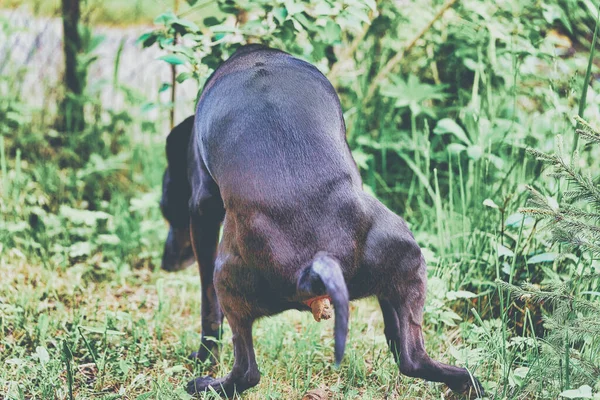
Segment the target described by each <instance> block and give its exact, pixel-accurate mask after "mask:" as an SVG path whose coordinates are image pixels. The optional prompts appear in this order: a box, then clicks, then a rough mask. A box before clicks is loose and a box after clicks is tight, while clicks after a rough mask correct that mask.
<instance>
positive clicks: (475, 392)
mask: <svg viewBox="0 0 600 400" xmlns="http://www.w3.org/2000/svg"><path fill="white" fill-rule="evenodd" d="M448 387H449V388H450V390H452V392H454V393H457V394H461V395H465V396H466V397H467V398H468V399H481V398H483V397H484V396H485V390H484V389H483V385H482V384H481V382H479V379H477V378H475V377H474V376H473V377H472V379H469V381H468V382H463V383H461V384H457V385H448Z"/></svg>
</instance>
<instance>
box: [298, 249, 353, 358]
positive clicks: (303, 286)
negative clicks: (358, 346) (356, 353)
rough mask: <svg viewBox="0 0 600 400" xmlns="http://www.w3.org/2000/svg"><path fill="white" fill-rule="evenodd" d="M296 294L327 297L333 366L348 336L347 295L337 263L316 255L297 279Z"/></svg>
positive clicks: (326, 255) (341, 355)
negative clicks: (330, 310)
mask: <svg viewBox="0 0 600 400" xmlns="http://www.w3.org/2000/svg"><path fill="white" fill-rule="evenodd" d="M298 292H299V293H302V294H310V295H315V296H322V295H325V294H326V295H328V296H329V297H330V298H331V302H332V303H333V307H334V308H335V329H334V336H335V364H336V366H339V365H340V363H341V362H342V358H343V357H344V350H345V348H346V337H347V336H348V308H349V301H350V298H349V295H348V288H347V287H346V282H345V281H344V275H343V274H342V268H341V266H340V263H339V261H337V260H336V259H335V258H333V257H331V256H329V255H328V254H326V253H317V255H316V256H315V258H314V259H313V261H312V264H311V265H310V266H308V267H307V268H305V269H304V270H303V271H302V273H301V274H300V277H299V278H298Z"/></svg>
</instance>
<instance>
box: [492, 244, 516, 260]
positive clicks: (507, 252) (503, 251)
mask: <svg viewBox="0 0 600 400" xmlns="http://www.w3.org/2000/svg"><path fill="white" fill-rule="evenodd" d="M496 248H497V250H498V257H503V256H504V257H514V256H515V253H514V252H513V251H512V250H511V249H509V248H508V247H506V246H503V245H501V244H500V243H498V244H497V245H496Z"/></svg>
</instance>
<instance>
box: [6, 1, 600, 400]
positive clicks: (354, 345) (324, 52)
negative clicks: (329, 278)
mask: <svg viewBox="0 0 600 400" xmlns="http://www.w3.org/2000/svg"><path fill="white" fill-rule="evenodd" d="M28 3H30V4H31V5H32V6H33V7H32V8H33V10H34V11H35V10H38V11H39V12H42V13H53V12H54V10H55V9H54V8H53V7H52V5H51V4H49V3H44V4H43V7H42V3H40V2H37V1H34V0H32V1H29V2H28ZM133 3H135V7H134V9H131V8H127V9H124V8H123V7H125V6H123V5H122V4H121V3H118V4H117V3H114V4H113V2H105V3H103V4H102V8H101V9H102V10H104V11H102V12H99V11H97V10H98V7H99V6H98V3H95V2H93V1H92V0H89V1H87V2H83V12H82V14H83V18H82V24H83V26H82V28H81V32H83V34H82V37H83V38H84V39H85V40H84V42H85V44H84V46H83V47H84V50H83V52H82V53H81V54H80V56H79V61H80V63H81V64H80V65H82V66H83V67H84V68H92V67H93V66H94V64H95V63H100V62H102V61H103V59H102V57H105V58H107V57H108V60H109V65H110V70H111V71H113V70H114V79H112V80H105V81H98V80H94V79H93V77H90V76H89V75H88V78H87V85H86V87H85V89H84V95H83V98H82V101H83V103H84V107H85V111H86V125H85V127H84V128H83V129H82V130H79V131H64V130H60V131H59V130H57V129H55V125H54V121H55V120H56V115H53V111H52V110H53V109H52V107H50V108H47V107H43V106H42V107H40V106H38V105H35V103H34V102H32V99H31V98H29V97H28V96H27V93H26V92H24V91H23V90H21V88H20V87H19V77H20V76H24V75H26V74H27V73H29V72H30V71H29V70H28V69H32V68H39V66H37V67H29V68H19V66H18V64H17V63H16V62H14V60H12V58H11V57H10V52H5V58H4V61H2V68H3V69H2V71H3V72H2V77H1V78H0V134H1V136H0V156H1V159H0V174H1V175H0V179H1V187H0V215H1V219H0V243H1V244H0V268H1V271H2V274H3V276H4V279H3V280H2V281H1V282H0V363H1V365H3V368H2V369H0V390H1V391H2V393H3V396H5V397H8V398H25V397H29V396H38V397H42V398H55V397H58V398H68V397H69V396H70V390H72V391H73V392H74V394H73V395H74V396H75V397H80V398H86V397H103V398H116V397H120V396H128V397H136V396H138V398H150V397H160V398H170V397H173V398H182V397H186V395H185V394H184V393H183V391H182V390H181V388H182V382H184V381H185V380H186V379H188V378H189V377H190V376H191V375H198V374H200V373H203V372H205V369H203V367H202V366H201V365H193V364H191V363H190V362H189V361H188V360H187V358H186V356H187V354H188V353H189V352H191V350H193V349H194V346H196V345H197V344H198V343H199V316H198V314H199V313H198V301H199V294H198V290H199V288H198V285H197V278H196V277H195V272H194V271H192V270H190V271H186V272H184V273H181V274H178V275H168V274H164V273H162V272H160V271H158V270H157V268H158V265H159V263H160V255H161V248H162V240H163V239H164V236H165V234H166V229H165V225H164V223H163V222H162V220H161V216H160V212H159V210H158V207H157V204H158V198H159V196H160V180H161V177H162V171H163V169H164V165H165V160H164V149H163V144H164V143H163V141H164V136H165V133H166V132H167V131H168V129H169V126H168V123H166V121H168V120H169V112H170V109H171V108H173V107H174V106H175V104H176V107H177V111H178V112H182V111H181V110H182V109H183V114H182V115H186V114H191V113H192V112H193V109H194V108H193V105H194V104H193V103H194V98H195V96H190V97H189V98H186V99H184V100H183V101H180V102H179V103H175V104H174V103H173V102H172V101H171V98H170V96H164V95H167V94H168V93H169V92H170V91H171V90H172V87H173V80H170V79H164V82H163V84H162V85H161V87H160V89H159V91H161V92H162V95H159V97H154V98H151V99H150V98H149V96H148V95H147V94H144V93H143V91H142V89H141V88H139V87H134V86H133V85H128V83H127V82H121V81H119V80H118V79H117V77H118V76H119V75H118V72H119V71H120V70H123V69H136V68H139V66H138V65H135V63H133V64H122V61H121V59H120V58H121V54H122V51H123V45H121V46H119V47H118V48H117V50H116V51H114V52H113V53H111V54H109V55H108V56H107V55H104V56H100V55H99V54H98V52H99V50H98V49H99V48H100V47H99V46H101V43H102V39H101V37H99V36H97V35H95V34H94V29H95V26H94V24H102V23H115V22H116V23H121V24H126V23H130V22H131V21H136V22H142V23H144V22H148V21H149V20H150V19H154V26H153V27H152V28H144V31H145V33H144V34H143V35H141V37H140V38H139V40H138V44H139V45H140V46H142V47H150V48H151V49H156V48H159V49H160V50H161V52H160V57H159V58H160V60H159V61H157V62H161V63H164V64H165V65H167V64H170V65H174V66H176V71H177V74H176V75H175V80H174V82H176V83H175V84H176V85H179V84H183V85H188V86H189V85H191V87H193V88H194V90H192V92H194V93H197V90H196V89H200V88H201V87H202V84H203V82H204V80H205V79H206V78H207V77H208V76H209V75H210V73H211V72H212V70H214V69H215V68H216V67H217V66H218V65H219V63H220V62H221V61H222V60H224V59H226V58H227V57H228V56H229V55H231V54H232V53H233V51H235V49H236V48H237V47H238V46H240V45H242V44H245V43H265V44H268V45H270V46H274V47H277V48H281V49H284V50H286V51H289V52H291V53H293V54H295V55H297V56H299V57H301V58H304V59H306V60H307V61H310V62H312V63H314V64H315V65H317V66H318V67H319V68H320V69H321V71H322V72H323V73H325V74H326V75H327V76H328V78H329V79H330V80H331V81H332V83H333V84H334V86H335V87H336V89H337V91H338V94H339V95H340V98H341V101H342V105H343V109H344V113H345V119H346V125H347V131H348V142H349V144H350V146H351V148H352V151H353V155H354V157H355V159H356V161H357V164H358V166H359V168H360V170H361V173H362V175H363V178H364V183H365V190H368V191H371V192H372V193H374V194H375V195H376V196H378V197H379V198H380V199H381V200H382V201H384V202H385V203H386V204H387V205H388V206H390V207H391V208H392V209H393V210H395V211H396V212H398V213H399V214H400V215H402V216H404V217H405V218H406V219H407V221H408V223H409V224H410V226H411V228H412V229H413V231H414V233H415V236H416V237H417V240H418V241H419V243H420V244H421V246H422V247H423V249H424V251H425V253H426V258H427V260H428V265H429V267H430V270H429V276H430V280H429V297H428V302H427V305H426V310H425V311H426V314H425V318H426V325H427V327H426V329H427V347H428V349H429V351H430V352H431V354H432V356H434V357H435V358H438V359H442V360H446V361H448V362H453V363H456V364H460V365H464V366H466V367H468V368H469V369H470V370H471V371H472V372H473V373H474V374H476V375H477V376H479V377H480V379H481V380H482V382H483V383H484V386H485V387H486V389H487V391H488V393H489V396H490V398H511V399H512V398H548V399H549V398H557V396H559V395H562V396H563V397H566V398H592V397H593V396H595V397H600V394H599V393H600V381H599V380H598V376H599V375H600V374H598V371H600V364H599V361H598V360H600V356H599V353H600V348H599V344H598V340H597V337H598V334H600V327H599V326H598V325H597V323H596V321H597V317H598V314H597V313H598V307H599V303H598V301H599V292H600V286H599V284H600V279H598V274H599V273H600V264H599V263H598V251H597V248H598V242H599V235H598V232H599V229H600V228H598V218H597V213H598V204H597V203H598V202H597V196H598V192H599V191H600V189H599V186H598V178H597V177H598V173H599V167H600V164H599V163H598V159H599V158H598V149H597V146H596V147H590V146H583V145H582V144H579V145H578V146H574V143H573V138H574V137H575V136H574V131H575V128H576V125H577V124H579V128H580V129H583V132H584V135H587V136H586V137H587V138H592V139H594V138H597V136H594V135H597V134H596V131H595V130H594V128H593V127H594V126H600V115H599V113H598V110H599V108H598V105H599V102H600V97H598V94H597V73H598V68H597V66H596V64H594V62H593V61H594V57H593V51H590V49H593V45H592V42H593V41H594V30H595V28H596V21H597V15H598V9H597V4H595V3H594V2H592V1H591V0H588V1H578V0H551V1H545V2H538V1H511V0H507V1H499V2H490V1H477V0H462V1H456V0H448V1H446V2H445V3H443V2H441V1H436V0H432V1H425V2H417V1H408V0H397V1H379V2H375V1H369V0H346V1H343V2H337V1H325V0H319V1H317V0H311V1H298V0H286V1H276V2H267V1H241V0H235V1H233V0H219V1H218V2H208V1H203V0H198V1H189V2H187V4H184V3H182V4H180V5H178V11H177V12H173V11H166V12H164V11H165V10H168V8H169V7H171V6H173V4H165V3H162V4H158V5H157V3H156V2H153V1H149V0H137V1H136V2H132V3H131V4H132V5H133ZM128 4H129V3H128ZM128 7H129V6H128ZM150 11H152V12H150ZM5 15H6V14H0V21H1V22H2V24H0V25H1V27H2V32H3V34H4V35H5V36H6V37H11V36H14V35H19V34H20V32H18V30H17V29H15V27H14V26H13V25H12V24H11V22H10V19H9V18H7V17H5ZM155 15H158V16H156V17H154V16H155ZM151 49H149V50H146V51H151ZM111 63H112V64H111ZM588 66H590V68H588ZM584 89H585V90H584ZM177 90H179V89H177ZM60 91H61V87H60V84H59V83H55V84H54V85H52V84H51V85H48V87H46V88H45V89H44V93H45V96H48V98H54V97H55V96H57V94H56V93H60ZM106 92H108V93H110V95H109V97H108V99H109V100H107V97H106V96H104V95H102V96H101V95H100V93H106ZM178 93H181V92H177V91H176V95H177V94H178ZM111 96H112V97H111ZM181 96H182V95H181ZM117 98H118V99H120V101H121V102H120V103H117V102H114V103H113V101H111V100H110V99H117ZM100 99H102V100H100ZM114 104H119V106H115V105H114ZM55 112H56V111H55V110H54V113H55ZM578 114H579V116H580V117H582V118H583V120H582V119H579V120H577V121H579V122H576V120H575V119H574V117H575V116H576V115H578ZM584 120H585V121H588V122H587V123H586V122H584ZM557 138H560V139H557ZM561 144H562V145H561ZM574 147H575V150H577V151H576V152H573V151H571V149H573V148H574ZM527 149H530V150H529V152H530V153H532V154H528V153H527ZM553 154H557V155H553ZM545 164H549V165H553V166H555V167H556V168H557V169H556V172H554V173H548V172H549V170H548V169H546V168H545V166H544V165H545ZM532 193H533V194H532ZM528 199H532V200H531V202H533V203H531V202H530V203H528ZM540 217H542V218H540ZM515 285H516V286H515ZM523 285H525V286H523ZM352 313H353V314H352V318H351V319H352V327H351V333H350V337H351V341H350V349H349V353H348V358H347V360H346V362H345V363H344V365H343V367H342V369H341V370H340V371H332V370H331V368H330V365H331V359H332V352H331V351H330V350H331V336H330V330H331V326H328V325H316V324H313V323H311V322H310V321H309V318H307V317H306V316H305V315H300V314H296V313H286V314H284V315H282V316H279V317H277V318H273V319H269V320H265V321H261V322H259V323H258V325H257V328H256V332H255V337H256V339H257V342H258V343H257V351H258V355H259V361H260V363H261V371H262V373H263V380H262V382H261V385H260V386H259V387H258V388H257V389H254V390H252V391H251V392H249V394H248V397H249V398H267V397H268V398H297V397H300V396H301V394H302V393H304V392H305V391H306V390H308V389H312V388H315V387H318V386H326V387H328V390H329V391H330V394H331V395H332V396H333V397H335V398H338V397H339V398H415V397H420V398H439V396H440V395H439V393H440V389H441V388H440V387H439V386H436V385H429V384H426V383H424V382H421V381H416V380H411V379H408V378H404V377H402V378H399V377H398V373H397V368H396V367H395V366H394V365H393V363H392V361H391V359H390V357H389V355H388V352H387V349H386V346H385V343H384V339H383V337H382V336H383V335H382V324H381V320H380V319H381V318H380V315H379V312H378V311H377V307H376V304H374V303H373V302H370V301H365V302H360V303H359V305H358V306H357V307H355V308H354V309H353V310H352ZM192 321H193V323H192ZM225 343H226V345H225V348H226V351H225V352H224V355H223V360H222V363H221V364H220V365H219V367H218V369H217V371H215V372H216V373H217V374H219V373H223V372H224V371H227V370H228V369H229V367H230V364H231V362H232V354H231V349H230V346H229V345H228V343H229V337H228V336H226V338H225Z"/></svg>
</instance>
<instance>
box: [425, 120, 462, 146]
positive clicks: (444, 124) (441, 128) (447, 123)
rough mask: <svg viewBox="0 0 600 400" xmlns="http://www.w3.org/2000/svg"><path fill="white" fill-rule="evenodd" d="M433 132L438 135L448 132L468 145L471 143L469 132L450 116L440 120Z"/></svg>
mask: <svg viewBox="0 0 600 400" xmlns="http://www.w3.org/2000/svg"><path fill="white" fill-rule="evenodd" d="M433 133H435V134H436V135H444V134H446V133H450V134H452V135H454V136H455V137H456V138H457V139H458V140H460V141H461V142H463V143H464V144H466V145H467V146H469V145H471V141H470V140H469V138H468V137H467V134H466V133H465V131H464V129H463V128H461V127H460V125H458V124H457V123H456V121H454V120H453V119H450V118H443V119H441V120H439V121H438V123H437V125H436V126H435V128H434V129H433Z"/></svg>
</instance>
